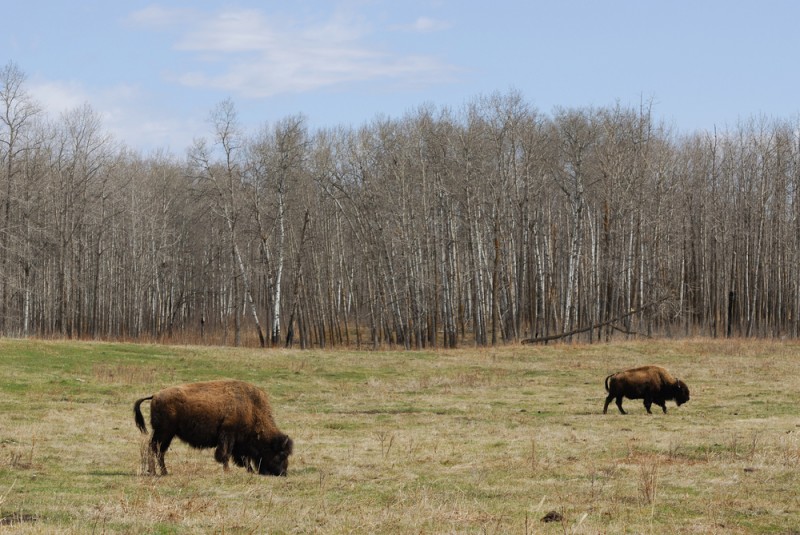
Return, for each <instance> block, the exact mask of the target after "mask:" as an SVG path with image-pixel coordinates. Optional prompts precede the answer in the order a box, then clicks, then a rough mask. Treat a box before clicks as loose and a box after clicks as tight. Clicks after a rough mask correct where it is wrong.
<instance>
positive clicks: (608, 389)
mask: <svg viewBox="0 0 800 535" xmlns="http://www.w3.org/2000/svg"><path fill="white" fill-rule="evenodd" d="M612 377H614V374H613V373H612V374H611V375H609V376H608V377H606V392H611V389H610V388H608V380H609V379H611V378H612Z"/></svg>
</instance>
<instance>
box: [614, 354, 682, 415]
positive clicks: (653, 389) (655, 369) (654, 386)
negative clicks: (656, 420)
mask: <svg viewBox="0 0 800 535" xmlns="http://www.w3.org/2000/svg"><path fill="white" fill-rule="evenodd" d="M605 384H606V391H607V392H608V397H607V398H606V404H605V405H604V406H603V414H606V412H607V411H608V404H609V403H611V400H612V399H614V398H617V407H618V408H619V412H621V413H622V414H627V413H626V412H625V411H624V410H623V409H622V398H623V397H626V398H628V399H643V400H644V408H645V409H647V413H648V414H652V412H650V406H651V405H652V404H653V403H655V404H656V405H658V406H660V407H661V409H662V410H663V411H664V413H665V414H666V412H667V406H666V404H665V402H666V401H667V400H670V399H674V400H675V403H677V404H678V406H679V407H680V406H681V405H683V404H684V403H686V402H687V401H689V387H687V386H686V383H684V382H683V381H681V380H680V379H676V378H675V377H673V376H672V374H670V373H669V372H668V371H667V370H665V369H664V368H662V367H661V366H642V367H641V368H632V369H630V370H626V371H624V372H617V373H612V374H611V375H609V376H608V377H606V382H605Z"/></svg>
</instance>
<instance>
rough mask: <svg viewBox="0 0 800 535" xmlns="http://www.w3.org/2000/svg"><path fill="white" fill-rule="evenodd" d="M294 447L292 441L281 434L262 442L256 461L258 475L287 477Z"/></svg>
mask: <svg viewBox="0 0 800 535" xmlns="http://www.w3.org/2000/svg"><path fill="white" fill-rule="evenodd" d="M293 447H294V443H293V442H292V439H291V438H289V437H288V436H286V435H284V434H281V433H279V434H277V435H274V436H272V437H270V438H269V439H267V440H264V441H262V442H261V444H260V447H259V454H258V457H257V458H256V459H255V464H256V466H257V467H258V473H259V474H261V475H264V476H266V475H272V476H285V475H286V472H287V470H288V469H289V455H291V454H292V448H293Z"/></svg>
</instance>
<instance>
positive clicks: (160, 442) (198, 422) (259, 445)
mask: <svg viewBox="0 0 800 535" xmlns="http://www.w3.org/2000/svg"><path fill="white" fill-rule="evenodd" d="M148 399H149V400H152V401H151V402H150V424H151V425H152V427H153V436H152V437H151V438H150V449H151V451H152V452H153V454H154V455H155V458H156V459H158V464H159V467H160V468H161V473H162V474H166V473H167V468H166V466H164V454H165V453H166V452H167V449H169V446H170V443H171V442H172V439H173V438H174V437H178V438H179V439H181V440H182V441H184V442H186V443H187V444H189V445H190V446H193V447H195V448H216V450H215V452H214V458H215V459H216V460H217V461H219V462H220V463H222V466H223V468H224V469H225V470H227V469H228V461H229V460H230V458H231V457H233V462H234V463H236V464H237V465H238V466H242V467H245V468H247V470H248V471H254V470H256V471H258V473H260V474H263V475H267V474H271V475H276V476H278V475H280V476H285V475H286V470H287V468H288V465H289V455H291V453H292V446H293V443H292V439H290V438H289V437H288V436H286V435H285V434H283V433H281V432H280V431H279V430H278V428H277V427H276V426H275V421H274V420H273V418H272V409H271V407H270V404H269V399H268V398H267V395H266V394H265V393H264V391H263V390H261V389H259V388H257V387H255V386H253V385H251V384H249V383H245V382H243V381H235V380H222V381H208V382H204V383H189V384H185V385H180V386H173V387H170V388H165V389H164V390H161V391H160V392H157V393H156V394H153V395H152V396H148V397H146V398H141V399H139V400H137V401H136V403H134V405H133V412H134V419H135V421H136V426H137V427H138V428H139V430H140V431H141V432H142V433H146V432H147V428H146V427H145V424H144V417H143V416H142V411H141V405H142V402H144V401H146V400H148ZM150 471H151V472H154V471H155V467H154V466H152V465H151V467H150Z"/></svg>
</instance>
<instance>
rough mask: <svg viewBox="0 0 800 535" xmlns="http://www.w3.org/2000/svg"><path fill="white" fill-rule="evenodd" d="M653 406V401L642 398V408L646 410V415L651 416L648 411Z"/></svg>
mask: <svg viewBox="0 0 800 535" xmlns="http://www.w3.org/2000/svg"><path fill="white" fill-rule="evenodd" d="M652 405H653V400H652V399H650V398H644V408H645V409H647V414H653V413H652V412H651V411H650V407H651V406H652Z"/></svg>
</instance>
